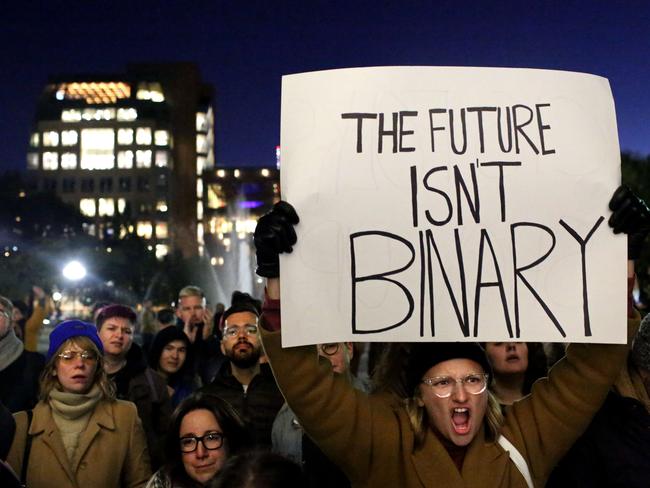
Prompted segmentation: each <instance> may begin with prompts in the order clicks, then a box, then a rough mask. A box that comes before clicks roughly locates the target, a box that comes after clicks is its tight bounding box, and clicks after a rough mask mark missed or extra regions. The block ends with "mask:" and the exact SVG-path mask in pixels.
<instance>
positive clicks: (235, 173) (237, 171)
mask: <svg viewBox="0 0 650 488" xmlns="http://www.w3.org/2000/svg"><path fill="white" fill-rule="evenodd" d="M233 174H234V175H235V178H239V176H240V175H241V171H239V170H238V169H236V170H235V171H234V173H233Z"/></svg>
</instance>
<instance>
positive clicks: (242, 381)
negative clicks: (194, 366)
mask: <svg viewBox="0 0 650 488" xmlns="http://www.w3.org/2000/svg"><path fill="white" fill-rule="evenodd" d="M260 308H261V306H260V302H259V301H258V300H255V299H254V298H253V297H251V296H250V295H249V294H248V293H242V292H238V291H236V292H234V293H233V296H232V305H231V306H230V308H229V309H228V310H226V311H225V312H224V313H223V315H222V319H221V320H222V323H221V325H222V326H223V337H222V339H221V344H220V347H221V352H222V353H223V354H224V356H225V357H226V361H225V362H224V363H223V364H222V365H221V368H220V369H219V371H218V372H217V374H216V376H215V378H214V380H213V381H212V383H210V384H209V385H207V386H205V387H204V388H203V391H204V392H206V393H209V394H212V395H216V396H218V397H220V398H222V399H224V400H226V401H227V402H228V403H230V404H231V405H232V406H233V408H234V409H235V410H236V411H237V413H238V414H239V415H240V416H241V418H242V420H243V421H244V423H245V424H246V426H247V427H248V429H249V430H250V433H251V436H252V438H253V440H254V442H255V444H256V445H258V446H270V445H271V428H272V426H273V420H274V419H275V416H276V414H277V413H278V410H280V407H281V406H282V404H283V403H284V398H283V397H282V394H281V393H280V390H279V389H278V387H277V385H276V383H275V379H274V378H273V373H272V372H271V368H270V367H269V366H268V364H266V363H260V356H261V355H262V345H261V343H260V338H259V331H258V320H259V316H260Z"/></svg>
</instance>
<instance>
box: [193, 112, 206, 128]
mask: <svg viewBox="0 0 650 488" xmlns="http://www.w3.org/2000/svg"><path fill="white" fill-rule="evenodd" d="M196 130H197V131H199V132H206V131H207V130H208V117H207V116H206V115H205V114H204V113H203V112H197V113H196Z"/></svg>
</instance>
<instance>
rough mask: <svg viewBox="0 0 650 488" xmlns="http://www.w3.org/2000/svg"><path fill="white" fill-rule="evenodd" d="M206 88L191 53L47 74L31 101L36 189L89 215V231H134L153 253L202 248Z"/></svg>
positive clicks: (210, 145) (208, 144)
mask: <svg viewBox="0 0 650 488" xmlns="http://www.w3.org/2000/svg"><path fill="white" fill-rule="evenodd" d="M212 98H213V92H212V88H211V86H209V85H207V84H205V83H203V82H202V81H201V76H200V73H199V70H198V68H197V67H196V66H195V65H194V64H191V63H169V64H150V65H149V64H146V65H130V66H128V67H127V70H126V72H125V73H122V74H112V75H90V76H80V75H73V76H57V77H54V78H52V79H50V80H49V83H48V84H47V86H46V87H45V89H44V90H43V93H42V95H41V97H40V100H39V102H38V106H37V110H36V118H35V126H34V130H33V132H32V135H31V138H30V148H29V152H28V155H27V168H28V170H29V172H30V174H31V175H32V176H33V177H34V179H35V182H36V185H37V188H38V189H39V190H46V191H53V192H55V193H56V194H57V195H59V196H60V197H61V198H62V199H63V200H64V201H65V202H68V203H72V204H74V205H76V206H78V207H79V209H80V210H81V212H82V213H83V214H84V215H86V216H87V217H89V218H90V219H91V222H92V223H90V224H88V225H87V229H86V230H87V232H88V233H90V234H92V235H95V236H98V237H100V238H105V237H107V236H116V235H122V236H123V235H125V234H126V233H136V234H137V235H139V236H141V237H142V238H144V239H146V240H147V241H148V243H149V245H150V248H151V250H152V251H155V253H156V256H158V257H159V258H162V257H163V256H165V255H166V254H168V253H169V252H171V251H173V250H178V251H180V252H181V253H182V255H183V256H186V257H189V256H193V255H196V254H197V253H199V254H202V253H203V250H204V241H203V234H204V225H203V222H202V220H203V208H204V202H205V200H206V198H207V195H206V194H204V191H203V182H202V179H201V175H202V173H203V172H204V171H212V170H213V168H214V164H215V161H214V130H213V128H214V115H213V109H212V102H213V100H212Z"/></svg>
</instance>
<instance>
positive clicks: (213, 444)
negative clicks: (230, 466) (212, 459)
mask: <svg viewBox="0 0 650 488" xmlns="http://www.w3.org/2000/svg"><path fill="white" fill-rule="evenodd" d="M199 442H200V443H201V444H203V447H204V448H205V449H207V450H209V451H214V450H215V449H219V448H220V447H221V446H223V434H222V433H221V432H208V433H207V434H204V435H202V436H201V437H197V436H193V435H187V436H185V437H181V438H180V441H179V443H180V446H181V452H184V453H188V452H194V451H196V448H197V447H198V446H199Z"/></svg>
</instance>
